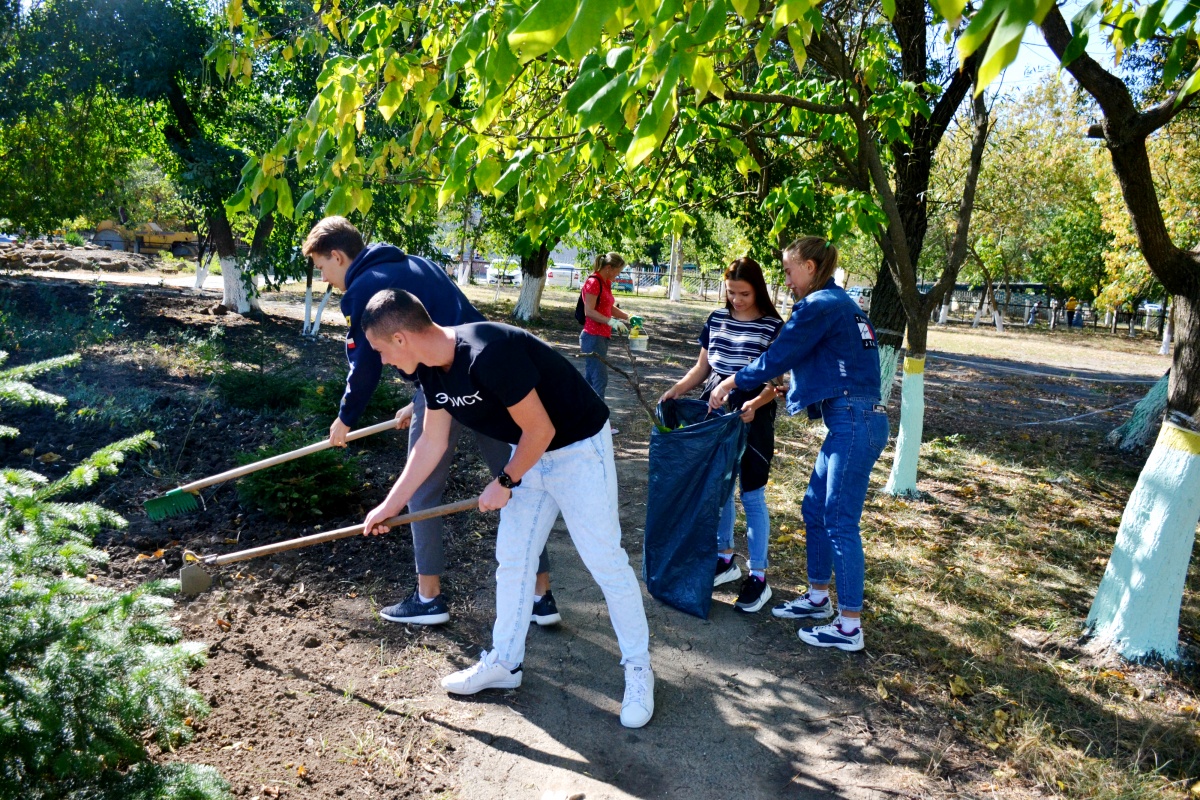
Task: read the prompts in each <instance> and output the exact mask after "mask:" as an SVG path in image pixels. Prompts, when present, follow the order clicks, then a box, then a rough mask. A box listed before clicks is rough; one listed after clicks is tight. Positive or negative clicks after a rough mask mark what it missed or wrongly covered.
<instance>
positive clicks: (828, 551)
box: [800, 397, 888, 611]
mask: <svg viewBox="0 0 1200 800" xmlns="http://www.w3.org/2000/svg"><path fill="white" fill-rule="evenodd" d="M881 408H883V407H882V406H880V405H879V401H878V400H875V399H873V398H863V397H837V398H834V399H831V400H825V401H824V402H822V403H821V416H822V418H823V419H824V421H825V427H826V428H828V429H829V433H828V434H826V435H825V441H824V443H823V444H822V445H821V452H820V453H818V454H817V463H816V464H815V465H814V466H813V472H812V477H811V478H810V479H809V481H808V491H807V492H805V493H804V502H803V504H802V505H801V507H800V510H801V514H802V515H803V516H804V525H805V528H806V531H805V533H806V534H807V536H806V539H807V545H806V550H807V553H808V582H809V583H810V584H811V583H816V584H826V583H829V581H830V579H831V578H832V577H833V573H834V572H837V593H838V608H839V609H841V610H842V611H862V605H863V581H864V577H863V575H864V572H865V567H866V565H865V563H864V561H863V546H862V531H861V529H860V527H859V523H860V522H861V520H862V511H863V503H865V502H866V500H867V486H868V484H869V483H870V481H871V470H872V468H874V466H875V462H876V461H877V460H878V459H879V454H880V453H882V452H883V448H884V446H886V445H887V440H888V418H887V414H886V413H885V412H884V411H881V410H880V409H881Z"/></svg>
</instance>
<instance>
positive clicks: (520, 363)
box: [417, 322, 608, 450]
mask: <svg viewBox="0 0 1200 800" xmlns="http://www.w3.org/2000/svg"><path fill="white" fill-rule="evenodd" d="M450 330H452V331H454V339H455V344H454V363H453V364H451V366H450V369H448V370H445V369H442V368H440V367H427V366H425V365H424V364H421V365H420V366H418V367H417V378H418V379H419V380H420V382H421V391H422V392H424V394H425V401H426V403H427V405H428V407H429V408H444V409H446V410H447V411H449V412H450V415H451V416H452V417H454V418H455V419H456V420H458V421H459V422H461V423H462V424H463V425H466V426H467V427H468V428H471V429H472V430H475V431H479V432H480V433H483V434H486V435H487V436H490V437H492V438H493V439H499V440H500V441H502V442H508V443H509V444H516V443H517V441H518V440H519V439H520V438H521V428H520V426H519V425H517V423H516V422H515V421H514V420H513V418H512V415H511V414H509V413H508V409H509V407H511V406H515V405H516V404H517V403H519V402H521V401H522V400H524V399H525V397H526V396H527V395H528V394H529V392H530V390H532V389H537V393H538V397H539V398H540V399H541V401H542V405H543V406H545V408H546V413H547V414H548V415H549V416H550V422H552V423H553V424H554V438H553V439H552V440H551V441H550V446H549V447H548V448H547V449H548V450H557V449H559V448H560V447H566V446H567V445H569V444H574V443H575V442H579V441H582V440H584V439H587V438H589V437H591V436H595V435H596V433H598V432H599V430H600V429H601V428H603V427H604V422H605V420H607V419H608V406H606V405H604V401H603V400H601V399H600V397H599V396H598V395H597V394H596V393H595V392H594V391H593V390H592V387H591V386H589V385H588V383H587V381H585V380H584V379H583V376H582V375H580V374H579V371H578V370H576V369H575V367H574V366H572V365H571V362H569V361H567V359H566V358H564V357H563V356H562V355H560V354H559V353H557V352H555V350H554V349H553V348H552V347H550V345H548V344H546V343H545V342H543V341H542V340H541V339H539V338H537V337H536V336H534V335H533V334H530V333H527V332H526V331H523V330H521V329H520V328H514V327H512V326H511V325H501V324H500V323H497V322H475V323H471V324H468V325H455V326H453V327H451V328H450Z"/></svg>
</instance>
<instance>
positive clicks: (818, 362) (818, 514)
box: [709, 236, 888, 650]
mask: <svg viewBox="0 0 1200 800" xmlns="http://www.w3.org/2000/svg"><path fill="white" fill-rule="evenodd" d="M783 269H784V272H785V273H786V275H787V285H788V287H789V288H790V289H791V290H792V292H793V293H794V294H795V296H796V299H797V301H798V302H797V303H796V305H795V306H793V307H792V315H791V317H790V318H789V319H788V321H787V322H786V323H785V324H784V326H783V330H781V331H780V333H779V337H778V338H777V339H776V340H775V341H774V343H772V345H771V346H770V347H769V348H768V349H767V351H766V352H765V353H763V354H762V355H761V356H759V357H758V358H757V359H755V360H754V361H752V362H751V363H750V364H748V365H746V366H745V367H743V368H742V369H740V370H738V372H737V373H736V374H734V375H731V376H730V377H729V378H726V379H725V380H724V381H722V382H721V383H720V384H719V385H718V386H717V387H716V388H715V389H714V390H713V392H712V394H711V395H710V397H709V405H710V406H712V407H714V408H716V407H718V406H720V405H721V404H722V403H724V402H725V400H726V398H727V397H728V396H729V394H730V392H732V391H733V390H734V389H737V388H748V387H751V386H757V385H759V384H762V383H764V382H765V381H768V380H770V379H772V378H775V377H777V376H779V375H782V374H783V373H785V372H788V371H791V375H792V385H791V388H790V389H789V390H788V401H787V410H788V413H789V414H798V413H800V411H801V410H805V411H807V412H808V416H809V418H810V419H823V420H824V422H825V427H826V428H828V431H829V432H828V434H827V435H826V436H825V441H824V443H823V444H822V445H821V451H820V453H819V454H818V455H817V462H816V464H815V466H814V467H813V472H812V477H811V478H810V479H809V484H808V491H807V492H805V494H804V503H803V505H802V513H803V516H804V524H805V526H806V529H807V553H808V582H809V588H808V591H806V592H805V593H804V594H803V595H801V596H800V597H798V598H796V599H795V600H793V601H791V602H789V603H783V604H780V605H778V606H776V607H775V608H773V609H772V611H771V613H772V614H774V615H775V616H777V617H782V618H785V619H803V620H809V621H813V622H821V621H823V620H828V619H830V618H831V617H833V616H834V614H833V604H832V602H831V600H830V597H829V584H830V581H831V580H832V578H833V575H834V573H836V574H837V589H838V611H839V614H838V616H837V618H836V619H834V620H833V621H832V622H830V623H828V624H825V625H816V626H813V627H805V628H801V629H800V631H799V637H800V640H801V641H803V642H805V643H807V644H810V645H813V646H814V647H836V648H838V649H839V650H861V649H862V648H863V635H862V623H861V619H860V618H861V616H862V606H863V572H864V566H865V565H864V561H863V548H862V535H861V532H860V528H859V522H860V520H861V518H862V509H863V503H864V502H866V498H867V484H868V483H869V481H870V477H871V469H872V468H873V467H874V466H875V462H876V460H878V458H879V455H880V453H882V452H883V448H884V446H885V445H886V444H887V438H888V419H887V414H886V411H885V409H884V407H883V406H882V405H880V403H879V385H880V377H879V349H878V343H877V342H876V339H875V329H874V328H873V327H872V326H871V322H870V320H869V319H867V317H866V315H865V314H863V312H862V310H861V309H859V307H858V304H857V303H855V302H854V301H853V300H852V299H850V297H849V296H848V295H847V294H846V292H845V291H844V290H843V289H841V287H839V286H838V285H837V284H836V283H835V282H834V280H833V274H834V271H835V270H836V269H837V248H836V247H834V246H833V245H831V244H829V243H828V242H827V241H825V240H824V239H822V238H820V237H816V236H808V237H804V238H801V239H797V240H796V241H794V242H792V243H791V244H790V245H788V247H787V248H786V249H785V250H784V251H783Z"/></svg>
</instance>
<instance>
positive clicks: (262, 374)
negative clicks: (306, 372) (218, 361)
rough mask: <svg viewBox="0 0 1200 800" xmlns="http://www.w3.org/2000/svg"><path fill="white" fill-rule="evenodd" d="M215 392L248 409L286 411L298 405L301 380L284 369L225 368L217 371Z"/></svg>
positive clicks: (231, 402) (226, 399)
mask: <svg viewBox="0 0 1200 800" xmlns="http://www.w3.org/2000/svg"><path fill="white" fill-rule="evenodd" d="M216 386H217V393H218V394H219V395H220V396H221V399H222V400H224V401H225V402H226V403H228V404H229V405H231V406H235V407H237V408H244V409H247V410H249V411H287V410H290V409H293V408H296V407H298V406H299V405H300V402H301V397H302V395H303V393H304V388H305V382H304V380H302V379H301V378H299V377H297V376H295V375H292V374H289V373H286V372H267V371H265V370H257V369H227V370H225V371H224V372H221V373H219V374H218V375H217V379H216Z"/></svg>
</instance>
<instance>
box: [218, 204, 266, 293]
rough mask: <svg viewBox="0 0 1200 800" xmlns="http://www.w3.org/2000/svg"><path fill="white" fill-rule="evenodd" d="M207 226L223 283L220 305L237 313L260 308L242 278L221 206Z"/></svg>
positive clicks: (227, 220) (229, 229)
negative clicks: (209, 229) (209, 228)
mask: <svg viewBox="0 0 1200 800" xmlns="http://www.w3.org/2000/svg"><path fill="white" fill-rule="evenodd" d="M209 226H210V227H211V229H212V235H213V245H214V246H215V247H216V250H217V259H218V260H219V261H220V263H221V281H222V283H223V284H224V293H223V295H222V297H221V305H223V306H225V307H226V308H227V309H229V310H230V311H233V312H235V313H238V314H248V313H250V311H252V310H254V311H258V310H260V309H259V305H258V298H257V297H254V296H253V295H252V294H251V293H250V291H249V290H248V289H247V287H246V284H245V282H244V280H243V277H242V265H241V264H240V263H239V259H238V253H237V242H236V241H234V238H233V229H232V228H230V227H229V218H228V217H226V216H225V209H224V208H223V207H222V208H221V209H219V210H218V211H217V212H215V213H214V214H213V216H212V218H211V219H210V221H209Z"/></svg>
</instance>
